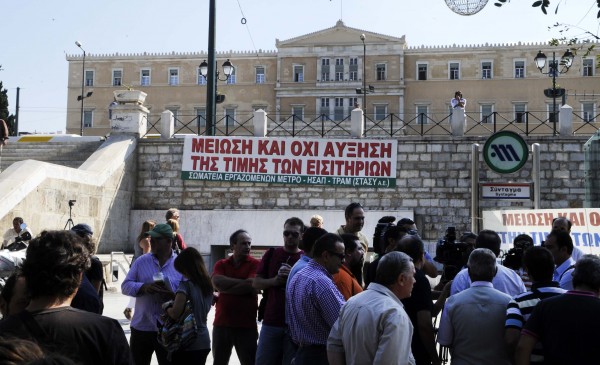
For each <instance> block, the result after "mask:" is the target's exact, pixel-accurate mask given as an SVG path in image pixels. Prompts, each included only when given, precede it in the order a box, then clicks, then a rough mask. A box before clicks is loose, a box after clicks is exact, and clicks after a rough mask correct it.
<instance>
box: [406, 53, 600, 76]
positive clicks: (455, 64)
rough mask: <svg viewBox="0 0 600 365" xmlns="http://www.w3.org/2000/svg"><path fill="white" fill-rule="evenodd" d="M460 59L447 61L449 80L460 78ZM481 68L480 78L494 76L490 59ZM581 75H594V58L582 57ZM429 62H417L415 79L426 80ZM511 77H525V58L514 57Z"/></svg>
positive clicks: (482, 63) (484, 61) (482, 62)
mask: <svg viewBox="0 0 600 365" xmlns="http://www.w3.org/2000/svg"><path fill="white" fill-rule="evenodd" d="M460 66H461V64H460V61H449V62H448V79H450V80H460V79H461V78H462V75H461V70H460ZM480 66H481V67H480V70H481V74H480V76H481V78H482V79H491V78H493V77H494V72H493V70H494V67H493V66H494V63H493V61H491V60H483V61H481V63H480ZM582 66H583V67H582V69H581V75H582V76H594V59H593V58H584V59H582ZM428 68H429V63H428V62H425V61H418V62H417V74H416V78H417V80H427V79H428V78H429V74H428V72H427V71H428ZM513 77H514V78H515V79H523V78H525V60H524V59H515V60H513Z"/></svg>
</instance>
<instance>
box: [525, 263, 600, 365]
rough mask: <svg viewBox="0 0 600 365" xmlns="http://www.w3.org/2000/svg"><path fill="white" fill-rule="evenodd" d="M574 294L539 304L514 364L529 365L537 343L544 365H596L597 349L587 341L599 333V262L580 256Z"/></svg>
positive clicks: (533, 313) (549, 299)
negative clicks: (539, 344)
mask: <svg viewBox="0 0 600 365" xmlns="http://www.w3.org/2000/svg"><path fill="white" fill-rule="evenodd" d="M573 287H574V290H570V291H568V292H567V293H566V294H563V295H558V296H555V297H552V298H548V299H545V300H542V301H541V302H539V303H538V305H537V306H536V307H535V309H534V310H533V312H532V313H531V316H530V317H529V319H528V320H527V323H526V324H525V328H524V329H523V331H522V332H521V338H520V339H519V344H518V345H517V355H516V360H517V364H529V358H530V355H531V352H532V350H533V347H534V346H535V343H536V342H537V341H540V342H541V343H542V346H543V348H544V350H543V352H544V364H548V365H555V364H556V365H558V364H597V363H598V359H600V347H598V346H594V344H593V343H592V342H590V339H593V338H595V337H596V336H597V335H598V333H600V316H598V313H600V298H599V297H600V258H598V257H597V256H594V255H584V256H582V257H581V258H580V259H579V261H577V263H576V264H575V270H574V271H573Z"/></svg>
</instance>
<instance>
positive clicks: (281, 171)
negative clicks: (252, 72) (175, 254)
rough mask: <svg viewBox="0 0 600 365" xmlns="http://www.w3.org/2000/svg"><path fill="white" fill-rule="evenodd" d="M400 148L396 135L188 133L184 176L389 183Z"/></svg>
mask: <svg viewBox="0 0 600 365" xmlns="http://www.w3.org/2000/svg"><path fill="white" fill-rule="evenodd" d="M397 151H398V141H397V140H368V139H360V140H358V139H312V138H311V139H308V138H306V139H301V138H275V137H272V138H261V137H197V136H187V137H186V139H185V143H184V147H183V158H182V164H181V178H182V179H184V180H208V181H230V182H252V183H274V184H304V185H336V186H362V187H371V188H391V187H394V186H396V171H397V168H396V164H397Z"/></svg>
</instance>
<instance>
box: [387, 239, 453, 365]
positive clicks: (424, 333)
mask: <svg viewBox="0 0 600 365" xmlns="http://www.w3.org/2000/svg"><path fill="white" fill-rule="evenodd" d="M396 251H400V252H404V253H405V254H407V255H408V256H410V258H411V259H412V260H413V263H414V265H415V284H414V285H413V290H412V293H411V295H410V297H408V298H404V299H402V304H403V305H404V310H405V311H406V314H408V317H409V318H410V321H411V323H412V325H413V327H414V332H413V337H412V343H411V350H412V353H413V356H414V358H415V363H416V365H431V364H434V365H439V364H441V360H440V358H439V356H438V354H437V350H436V344H435V332H434V329H433V324H432V322H431V318H432V313H433V312H434V308H433V301H432V298H431V285H430V284H429V280H427V278H426V277H425V272H424V271H423V262H424V260H425V249H424V246H423V241H421V239H420V238H419V237H417V236H414V235H407V236H404V237H403V238H401V239H400V241H399V242H398V244H397V246H396ZM443 299H444V300H445V297H444V298H443ZM442 305H443V304H442Z"/></svg>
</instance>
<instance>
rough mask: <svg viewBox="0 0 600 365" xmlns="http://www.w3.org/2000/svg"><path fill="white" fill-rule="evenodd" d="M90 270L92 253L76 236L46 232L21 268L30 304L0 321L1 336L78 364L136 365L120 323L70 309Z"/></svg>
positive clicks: (36, 240)
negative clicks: (24, 341)
mask: <svg viewBox="0 0 600 365" xmlns="http://www.w3.org/2000/svg"><path fill="white" fill-rule="evenodd" d="M88 266H89V253H88V251H87V249H86V247H85V245H84V244H83V242H82V239H81V237H79V236H78V235H76V234H75V233H74V232H71V231H48V232H45V233H43V234H42V235H40V236H39V237H37V238H35V239H33V240H31V242H30V243H29V247H28V249H27V257H26V259H25V262H24V263H23V267H22V271H23V276H24V277H25V281H26V282H27V288H28V290H29V293H30V295H31V301H30V303H29V305H28V306H27V308H26V310H25V311H23V312H21V313H20V314H16V315H11V316H10V317H8V318H6V319H4V320H2V321H1V322H0V333H2V335H3V336H12V337H18V338H23V339H31V340H34V341H36V342H38V343H39V345H40V346H41V347H42V348H43V349H44V350H45V351H47V352H51V353H59V354H61V355H63V356H66V357H68V358H70V359H72V360H73V361H75V362H77V363H82V364H86V365H96V364H97V365H111V364H115V365H129V364H132V363H133V362H132V360H131V355H130V351H129V345H128V343H127V339H126V337H125V333H124V332H123V329H122V328H121V326H120V325H119V322H117V321H116V320H114V319H111V318H108V317H102V316H100V315H98V314H94V313H89V312H85V311H81V310H78V309H75V308H72V307H71V306H70V304H71V301H72V300H73V297H74V296H75V292H76V291H77V288H78V287H79V284H80V281H81V276H82V274H83V272H84V270H85V269H86V268H87V267H88Z"/></svg>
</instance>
